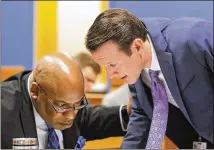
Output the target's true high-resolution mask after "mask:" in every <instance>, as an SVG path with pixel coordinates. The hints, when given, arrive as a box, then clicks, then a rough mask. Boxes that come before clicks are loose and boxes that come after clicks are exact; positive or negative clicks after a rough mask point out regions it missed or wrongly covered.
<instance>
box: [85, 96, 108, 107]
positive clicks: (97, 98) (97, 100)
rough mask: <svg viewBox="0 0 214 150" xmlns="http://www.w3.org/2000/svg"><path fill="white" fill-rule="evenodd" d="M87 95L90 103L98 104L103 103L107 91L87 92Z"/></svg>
mask: <svg viewBox="0 0 214 150" xmlns="http://www.w3.org/2000/svg"><path fill="white" fill-rule="evenodd" d="M85 96H86V98H87V99H88V101H89V103H90V104H92V105H93V106H96V105H101V104H102V99H103V97H104V96H105V93H86V94H85Z"/></svg>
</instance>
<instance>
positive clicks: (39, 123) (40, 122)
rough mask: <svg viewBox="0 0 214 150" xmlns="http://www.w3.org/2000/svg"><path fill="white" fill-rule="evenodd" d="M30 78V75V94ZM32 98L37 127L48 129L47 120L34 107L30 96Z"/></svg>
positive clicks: (28, 86) (28, 84)
mask: <svg viewBox="0 0 214 150" xmlns="http://www.w3.org/2000/svg"><path fill="white" fill-rule="evenodd" d="M29 78H30V76H29V77H28V81H27V89H28V94H29V96H30V79H29ZM30 99H31V103H32V105H33V113H34V116H35V122H36V127H38V128H40V129H42V130H47V125H46V123H45V121H44V120H43V119H42V117H41V116H40V115H39V114H38V112H37V111H36V108H35V107H34V104H33V102H32V98H31V96H30Z"/></svg>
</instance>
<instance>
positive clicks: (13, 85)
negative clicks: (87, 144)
mask: <svg viewBox="0 0 214 150" xmlns="http://www.w3.org/2000/svg"><path fill="white" fill-rule="evenodd" d="M124 110H125V111H124ZM121 112H122V113H121V114H122V116H123V119H124V120H126V122H127V120H128V114H127V112H126V109H122V110H121ZM1 123H2V124H1V131H2V132H1V148H3V149H8V148H9V149H11V148H12V139H13V138H24V137H26V138H27V137H30V138H38V142H39V148H40V149H45V148H51V149H55V148H57V149H58V148H61V149H63V148H65V149H68V148H69V149H73V148H75V145H76V144H77V139H78V137H79V136H83V137H84V138H85V139H86V140H94V139H102V138H106V137H110V136H122V135H124V134H125V132H123V131H122V129H121V124H120V115H119V107H104V106H95V107H92V106H90V105H88V102H87V99H86V97H85V95H84V80H83V76H82V73H81V69H80V67H79V66H78V64H77V63H76V61H74V60H72V59H71V58H69V57H68V56H67V55H65V54H62V53H56V54H52V55H48V56H45V57H44V58H42V59H41V60H40V61H39V63H38V64H37V66H36V68H35V70H33V71H32V72H31V71H24V72H21V73H19V74H16V75H14V76H11V77H10V78H8V79H7V80H6V81H4V82H2V83H1ZM52 138H55V139H57V141H56V142H53V141H52V140H51V139H52Z"/></svg>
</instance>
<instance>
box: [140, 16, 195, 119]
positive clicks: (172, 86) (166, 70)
mask: <svg viewBox="0 0 214 150" xmlns="http://www.w3.org/2000/svg"><path fill="white" fill-rule="evenodd" d="M166 22H167V20H165V21H163V22H162V23H159V24H156V23H155V22H154V21H149V20H144V23H145V25H146V27H147V28H148V30H149V35H150V37H151V40H152V43H153V45H154V48H155V51H156V54H157V58H158V61H159V64H160V68H161V71H162V73H163V75H164V78H165V80H166V83H167V85H168V87H169V90H170V92H171V94H172V96H173V98H174V99H175V101H176V103H177V104H178V106H179V108H180V110H181V111H182V112H183V114H184V115H185V116H186V118H187V119H188V121H189V122H190V123H192V122H191V120H190V117H189V115H188V113H187V111H186V108H185V106H184V104H183V101H182V98H181V95H180V91H179V88H178V84H177V81H176V76H175V70H174V66H173V60H172V55H171V53H168V52H166V49H167V47H168V44H167V43H166V41H165V39H164V37H163V35H162V30H164V28H165V27H166Z"/></svg>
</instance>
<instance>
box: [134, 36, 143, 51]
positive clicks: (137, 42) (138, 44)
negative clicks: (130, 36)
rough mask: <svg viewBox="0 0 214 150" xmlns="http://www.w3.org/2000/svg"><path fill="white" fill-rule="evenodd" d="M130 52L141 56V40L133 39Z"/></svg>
mask: <svg viewBox="0 0 214 150" xmlns="http://www.w3.org/2000/svg"><path fill="white" fill-rule="evenodd" d="M131 51H132V53H139V54H141V53H142V52H143V40H142V39H140V38H136V39H134V41H133V42H132V45H131Z"/></svg>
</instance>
